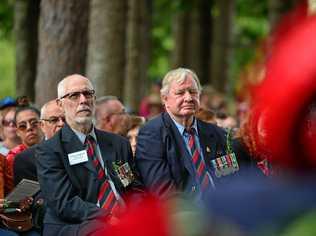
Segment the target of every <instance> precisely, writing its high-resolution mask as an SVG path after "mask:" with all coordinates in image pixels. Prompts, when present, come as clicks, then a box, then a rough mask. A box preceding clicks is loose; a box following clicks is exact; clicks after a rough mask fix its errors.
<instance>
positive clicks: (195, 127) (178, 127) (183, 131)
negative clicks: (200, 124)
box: [171, 117, 198, 135]
mask: <svg viewBox="0 0 316 236" xmlns="http://www.w3.org/2000/svg"><path fill="white" fill-rule="evenodd" d="M171 119H172V121H173V122H174V124H175V125H176V127H177V129H178V130H179V132H180V134H181V135H185V134H186V132H185V127H184V126H183V125H182V124H180V123H178V122H177V121H175V120H174V119H173V118H172V117H171ZM191 128H193V129H194V130H195V133H196V134H198V129H197V121H196V119H195V118H194V120H193V124H192V126H191Z"/></svg>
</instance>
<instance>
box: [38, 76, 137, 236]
mask: <svg viewBox="0 0 316 236" xmlns="http://www.w3.org/2000/svg"><path fill="white" fill-rule="evenodd" d="M57 92H58V99H57V102H58V104H59V106H60V107H62V108H63V110H64V112H65V119H66V124H65V125H64V127H63V128H62V129H61V130H59V131H58V132H57V133H56V135H55V136H54V137H52V138H51V139H49V140H46V141H45V142H43V143H42V144H41V145H39V146H38V148H37V170H38V179H39V182H40V185H41V190H42V194H43V196H44V200H46V202H47V210H46V214H45V217H44V228H43V235H67V236H68V235H87V234H94V233H96V232H97V231H98V230H99V229H103V228H104V227H106V225H107V224H111V223H113V222H116V220H117V218H118V217H119V216H120V214H122V212H123V211H124V209H125V207H127V201H126V198H125V197H126V194H127V193H131V195H132V196H135V197H141V196H142V194H143V191H142V185H141V183H140V182H138V181H137V179H136V175H134V174H133V165H132V163H130V161H131V160H132V151H131V147H130V145H129V143H128V141H127V140H126V139H124V138H122V137H120V136H118V135H115V134H112V133H107V132H104V131H101V130H98V129H96V128H95V127H94V125H93V123H92V120H93V116H94V110H95V95H94V94H95V91H94V89H93V86H92V84H91V82H90V81H89V80H88V79H87V78H85V77H83V76H81V75H78V74H74V75H70V76H68V77H66V78H64V79H63V80H62V81H60V82H59V84H58V88H57ZM122 168H123V169H124V171H125V172H128V173H129V175H128V176H127V177H126V176H125V175H124V176H123V175H121V174H120V173H121V171H120V170H121V169H122Z"/></svg>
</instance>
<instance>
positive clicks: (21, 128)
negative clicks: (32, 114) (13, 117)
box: [17, 119, 39, 131]
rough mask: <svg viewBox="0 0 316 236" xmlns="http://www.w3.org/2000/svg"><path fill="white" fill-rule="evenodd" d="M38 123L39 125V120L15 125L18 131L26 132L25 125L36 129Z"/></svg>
mask: <svg viewBox="0 0 316 236" xmlns="http://www.w3.org/2000/svg"><path fill="white" fill-rule="evenodd" d="M38 123H39V120H37V119H31V120H28V121H22V122H20V123H18V124H17V129H18V130H20V131H25V130H27V124H29V125H30V127H31V128H33V129H34V128H37V127H38Z"/></svg>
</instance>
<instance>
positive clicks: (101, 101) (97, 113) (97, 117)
mask: <svg viewBox="0 0 316 236" xmlns="http://www.w3.org/2000/svg"><path fill="white" fill-rule="evenodd" d="M110 101H120V100H119V99H118V97H116V96H112V95H108V96H102V97H99V98H98V99H97V100H96V109H95V115H94V118H95V124H96V125H97V126H98V125H99V123H100V121H101V118H102V114H104V113H102V112H101V108H100V106H101V105H103V104H106V103H108V102H110ZM102 111H103V112H105V114H108V113H111V112H112V111H111V110H110V108H109V107H102Z"/></svg>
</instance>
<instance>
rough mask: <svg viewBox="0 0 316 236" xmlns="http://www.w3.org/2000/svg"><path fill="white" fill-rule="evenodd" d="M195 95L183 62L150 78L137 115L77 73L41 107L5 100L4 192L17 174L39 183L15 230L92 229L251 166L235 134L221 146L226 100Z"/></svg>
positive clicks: (0, 193)
mask: <svg viewBox="0 0 316 236" xmlns="http://www.w3.org/2000/svg"><path fill="white" fill-rule="evenodd" d="M201 93H202V87H201V85H200V82H199V79H198V77H197V75H196V74H195V73H194V72H193V71H191V70H189V69H185V68H179V69H176V70H172V71H170V72H169V73H167V74H166V76H165V77H164V79H163V81H162V84H161V83H155V84H154V85H153V89H152V93H151V94H150V95H149V96H147V97H145V98H144V99H143V101H142V103H141V105H140V114H137V115H135V114H129V113H128V112H127V109H126V108H125V106H124V104H123V103H122V102H121V101H120V100H119V99H118V98H117V97H115V96H103V97H99V98H96V96H95V90H94V87H93V85H92V84H91V82H90V81H89V79H88V78H86V77H84V76H81V75H78V74H74V75H70V76H67V77H66V78H64V79H62V80H61V81H60V82H59V84H58V87H57V94H58V97H57V98H56V99H53V100H51V101H48V102H47V103H46V104H44V105H43V106H42V107H41V109H40V110H39V109H38V108H36V106H35V105H34V104H31V103H30V102H29V101H28V100H27V99H26V98H25V97H24V100H23V103H21V102H18V101H17V100H14V99H12V98H10V97H7V98H4V99H2V100H1V139H2V141H1V143H0V145H1V147H0V151H1V166H0V167H1V169H0V170H1V173H0V174H1V176H0V178H1V179H0V183H1V185H0V187H1V188H0V198H1V199H5V197H6V196H7V195H8V194H9V193H10V192H11V191H12V190H13V189H14V188H15V186H17V185H18V184H19V183H20V181H21V180H22V179H29V180H33V181H39V183H40V192H39V193H37V194H36V195H35V196H28V197H31V201H30V207H29V208H31V209H32V208H33V209H34V208H36V210H33V211H32V214H33V221H34V219H36V220H37V222H33V224H34V227H33V228H32V229H30V230H28V231H27V232H19V234H21V235H37V234H40V233H42V234H43V235H59V234H60V235H78V234H79V235H89V234H93V233H95V232H98V231H99V230H102V229H103V228H104V227H105V226H104V222H107V224H115V223H116V222H117V221H119V218H120V215H122V214H123V213H124V211H126V209H128V208H130V207H132V206H130V205H136V204H140V202H141V201H142V199H144V198H146V196H147V195H149V194H151V195H154V196H155V197H157V198H158V199H162V200H167V199H170V198H172V197H175V196H180V195H183V196H186V197H190V198H191V197H192V199H194V201H195V202H197V203H198V202H199V201H200V200H201V194H202V193H203V192H204V191H205V189H207V188H212V189H216V188H217V186H218V185H221V182H223V181H224V179H229V178H231V177H232V176H235V175H238V174H239V173H241V172H242V170H243V168H245V167H251V166H254V167H255V165H253V163H252V160H251V158H250V157H249V156H248V155H245V153H246V152H245V151H241V150H242V149H243V147H242V145H241V144H240V143H239V142H238V141H237V139H233V140H232V142H231V144H232V147H227V135H226V130H225V129H223V128H221V127H220V126H222V123H221V122H220V120H223V119H224V118H223V116H220V115H219V114H220V113H221V114H223V104H222V103H223V102H222V101H221V102H216V105H214V106H213V107H212V106H210V105H209V103H210V100H209V99H210V98H209V99H206V97H205V96H206V94H208V95H209V93H204V94H203V96H202V97H203V99H201V101H204V103H203V104H200V95H201ZM20 100H21V99H20ZM214 104H215V103H214ZM215 106H218V107H217V108H216V107H215ZM219 107H220V108H219ZM212 109H213V110H212ZM214 109H217V110H214ZM224 116H225V118H227V115H224ZM216 124H217V125H216ZM222 127H223V126H222ZM224 128H226V129H229V128H237V122H235V123H234V124H233V126H224ZM128 141H129V142H128ZM244 166H245V167H244ZM220 177H223V178H220ZM126 196H128V198H127V197H126ZM129 199H133V200H132V201H131V200H129ZM23 200H24V199H23ZM34 205H36V207H34ZM39 209H40V210H39ZM100 219H102V220H100ZM100 222H101V223H100ZM0 230H2V231H3V233H7V234H8V235H11V234H12V235H14V234H17V232H14V229H6V227H5V226H3V227H2V229H0ZM2 231H1V233H2Z"/></svg>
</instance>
